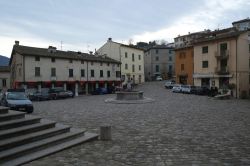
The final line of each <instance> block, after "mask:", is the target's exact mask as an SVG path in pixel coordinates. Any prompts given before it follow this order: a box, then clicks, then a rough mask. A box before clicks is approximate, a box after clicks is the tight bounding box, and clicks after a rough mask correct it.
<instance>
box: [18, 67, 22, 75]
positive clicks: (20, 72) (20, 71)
mask: <svg viewBox="0 0 250 166" xmlns="http://www.w3.org/2000/svg"><path fill="white" fill-rule="evenodd" d="M18 73H19V76H22V69H21V68H19V70H18Z"/></svg>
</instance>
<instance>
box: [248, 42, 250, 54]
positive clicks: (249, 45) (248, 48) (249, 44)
mask: <svg viewBox="0 0 250 166" xmlns="http://www.w3.org/2000/svg"><path fill="white" fill-rule="evenodd" d="M248 47H249V48H248V49H249V52H250V44H249V45H248Z"/></svg>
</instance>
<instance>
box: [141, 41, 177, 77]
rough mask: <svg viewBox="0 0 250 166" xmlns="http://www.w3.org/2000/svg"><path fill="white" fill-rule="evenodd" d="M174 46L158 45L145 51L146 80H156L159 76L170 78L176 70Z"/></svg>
mask: <svg viewBox="0 0 250 166" xmlns="http://www.w3.org/2000/svg"><path fill="white" fill-rule="evenodd" d="M174 66H175V53H174V47H169V46H165V45H157V46H154V47H150V48H148V49H147V50H146V51H145V53H144V73H145V80H146V81H152V80H155V78H156V77H157V76H161V77H162V78H163V79H170V78H172V77H173V76H174V71H175V67H174Z"/></svg>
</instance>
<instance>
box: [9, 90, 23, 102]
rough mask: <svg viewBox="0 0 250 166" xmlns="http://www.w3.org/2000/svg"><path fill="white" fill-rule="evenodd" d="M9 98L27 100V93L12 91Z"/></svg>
mask: <svg viewBox="0 0 250 166" xmlns="http://www.w3.org/2000/svg"><path fill="white" fill-rule="evenodd" d="M7 99H8V100H27V97H26V95H25V93H23V92H11V93H8V94H7Z"/></svg>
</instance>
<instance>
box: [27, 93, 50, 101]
mask: <svg viewBox="0 0 250 166" xmlns="http://www.w3.org/2000/svg"><path fill="white" fill-rule="evenodd" d="M29 99H30V100H32V101H33V100H35V101H44V100H50V95H49V93H48V92H45V91H42V92H35V93H33V94H30V95H29Z"/></svg>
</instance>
